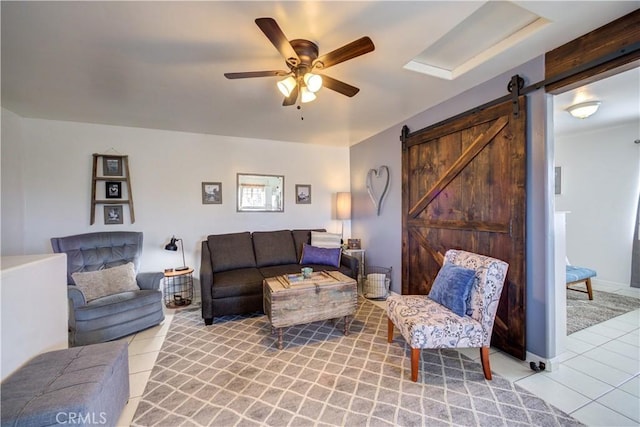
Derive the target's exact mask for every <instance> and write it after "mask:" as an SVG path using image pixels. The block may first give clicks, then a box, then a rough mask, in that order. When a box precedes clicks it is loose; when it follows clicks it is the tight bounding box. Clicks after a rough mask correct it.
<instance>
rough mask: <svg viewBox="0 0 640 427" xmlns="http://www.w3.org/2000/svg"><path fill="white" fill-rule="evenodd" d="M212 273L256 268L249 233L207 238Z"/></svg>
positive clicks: (218, 235)
mask: <svg viewBox="0 0 640 427" xmlns="http://www.w3.org/2000/svg"><path fill="white" fill-rule="evenodd" d="M207 244H208V246H209V251H210V253H211V266H212V269H213V272H214V273H218V272H221V271H227V270H235V269H237V268H249V267H255V266H256V258H255V255H254V254H253V243H252V242H251V233H249V232H248V231H245V232H243V233H230V234H215V235H210V236H208V237H207Z"/></svg>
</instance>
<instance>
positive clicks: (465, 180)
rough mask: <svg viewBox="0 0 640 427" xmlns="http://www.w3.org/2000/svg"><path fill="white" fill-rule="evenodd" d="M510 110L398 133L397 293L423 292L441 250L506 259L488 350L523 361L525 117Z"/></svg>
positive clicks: (500, 109)
mask: <svg viewBox="0 0 640 427" xmlns="http://www.w3.org/2000/svg"><path fill="white" fill-rule="evenodd" d="M519 106H520V111H521V112H526V100H525V98H524V97H520V98H519ZM512 107H513V105H512V104H511V102H505V103H502V104H498V105H496V106H493V107H488V108H486V109H484V110H482V111H479V112H476V113H473V114H470V115H468V116H465V117H462V118H458V119H455V120H451V121H448V122H446V123H445V124H443V125H440V126H433V127H430V128H427V129H424V130H421V131H418V132H415V133H413V134H403V154H402V155H403V159H402V167H403V171H402V190H403V196H402V204H403V207H402V212H403V218H402V224H403V234H402V236H403V237H402V238H403V245H402V292H403V293H405V294H427V293H428V292H429V291H430V289H431V285H432V283H433V280H434V279H435V277H436V275H437V273H438V270H439V269H440V267H441V265H442V254H443V253H444V252H446V251H447V250H448V249H452V248H455V249H463V250H467V251H470V252H475V253H480V254H483V255H489V256H492V257H495V258H499V259H502V260H504V261H506V262H507V263H509V271H508V274H507V280H506V282H505V287H504V290H503V293H502V297H501V299H500V304H499V307H498V313H497V315H496V322H495V325H494V331H493V340H492V344H493V345H495V346H496V347H498V348H501V349H503V350H505V351H506V352H508V353H510V354H512V355H514V356H516V357H519V358H521V359H524V357H525V340H524V337H525V310H524V302H525V274H524V273H525V176H526V159H525V152H526V150H525V149H526V114H519V116H518V117H514V115H513V114H512V112H513V108H512Z"/></svg>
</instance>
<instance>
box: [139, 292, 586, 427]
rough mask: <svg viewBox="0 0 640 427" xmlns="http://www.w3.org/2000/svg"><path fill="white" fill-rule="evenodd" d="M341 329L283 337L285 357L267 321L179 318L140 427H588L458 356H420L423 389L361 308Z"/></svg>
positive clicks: (405, 356) (327, 326)
mask: <svg viewBox="0 0 640 427" xmlns="http://www.w3.org/2000/svg"><path fill="white" fill-rule="evenodd" d="M341 326H342V325H341V323H340V322H339V323H338V324H337V325H335V327H334V325H333V324H332V322H331V321H325V322H314V323H311V324H308V325H302V326H294V327H290V328H287V329H286V331H285V334H284V348H283V349H282V350H278V349H277V343H276V341H277V340H276V338H275V336H273V335H271V333H270V332H271V326H270V325H269V321H268V318H267V317H266V316H264V315H251V316H227V317H223V318H216V319H215V322H214V324H213V325H211V326H206V327H205V326H204V323H203V321H202V319H201V317H200V311H199V310H188V311H186V310H185V311H180V312H178V313H177V314H176V315H175V317H174V319H173V321H172V323H171V327H170V329H169V332H168V334H167V337H166V339H165V342H164V345H163V347H162V350H161V351H160V354H159V356H158V359H157V362H156V365H155V367H154V368H153V371H152V373H151V376H150V379H149V382H148V383H147V387H146V390H145V392H144V395H143V397H142V400H141V402H140V404H139V406H138V409H137V411H136V414H135V416H134V421H133V425H135V426H196V425H213V426H222V427H227V426H295V427H298V426H414V425H415V426H419V425H429V426H452V425H456V426H459V425H464V426H476V425H478V426H517V425H520V426H524V425H539V426H565V425H566V426H572V425H581V424H580V423H579V422H577V421H576V420H575V419H573V418H571V417H570V416H569V415H567V414H565V413H563V412H562V411H560V410H558V409H556V408H554V407H552V406H550V405H549V404H547V403H546V402H545V401H544V400H542V399H540V398H538V397H536V396H534V395H532V394H530V393H529V392H527V391H526V390H524V389H522V388H520V387H518V386H515V385H514V384H512V383H510V382H509V381H507V380H505V379H504V378H501V377H500V376H498V375H495V374H494V375H493V380H492V381H486V380H485V379H484V376H483V374H482V367H481V366H480V364H479V363H476V362H473V361H472V360H471V359H469V358H467V357H465V356H463V355H461V354H460V353H458V352H457V351H451V350H443V351H427V350H423V351H422V358H421V359H422V360H421V362H420V370H421V375H420V377H419V382H418V383H414V382H412V381H411V379H410V358H409V348H408V346H407V345H406V344H405V342H404V340H403V339H402V337H401V336H399V335H398V336H397V337H396V339H395V340H394V342H393V343H392V344H388V343H387V341H386V335H387V318H386V314H385V313H384V311H383V310H382V309H380V308H379V307H377V306H375V305H374V304H372V303H370V302H368V301H365V300H361V301H360V302H359V304H358V312H357V315H356V317H355V319H354V321H353V323H352V326H351V329H350V331H351V333H350V335H349V336H344V335H343V334H342V332H341V329H342V328H341Z"/></svg>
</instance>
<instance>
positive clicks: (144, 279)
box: [136, 272, 164, 291]
mask: <svg viewBox="0 0 640 427" xmlns="http://www.w3.org/2000/svg"><path fill="white" fill-rule="evenodd" d="M163 277H164V274H163V273H160V272H149V273H138V275H137V276H136V281H137V282H138V287H139V288H140V289H148V290H151V291H155V290H158V289H160V282H161V281H162V278H163Z"/></svg>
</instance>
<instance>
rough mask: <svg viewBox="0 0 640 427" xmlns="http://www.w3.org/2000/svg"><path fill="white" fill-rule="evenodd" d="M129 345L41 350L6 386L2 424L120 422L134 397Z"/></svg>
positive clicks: (118, 343)
mask: <svg viewBox="0 0 640 427" xmlns="http://www.w3.org/2000/svg"><path fill="white" fill-rule="evenodd" d="M128 357H129V356H128V344H127V343H126V342H125V341H114V342H108V343H102V344H93V345H88V346H84V347H73V348H69V349H65V350H57V351H51V352H48V353H44V354H40V355H38V356H36V357H34V358H33V359H31V360H30V361H28V362H27V363H26V364H25V365H23V366H22V367H20V368H19V369H18V370H17V371H16V372H14V373H13V374H11V375H10V376H9V377H7V378H6V379H5V380H4V381H3V382H2V385H1V386H0V393H1V394H2V398H1V399H2V415H1V419H2V426H3V427H4V426H34V427H35V426H51V425H56V424H70V425H107V426H115V425H116V424H117V422H118V418H119V417H120V414H121V413H122V409H123V408H124V406H125V404H126V403H127V400H128V399H129V358H128Z"/></svg>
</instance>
